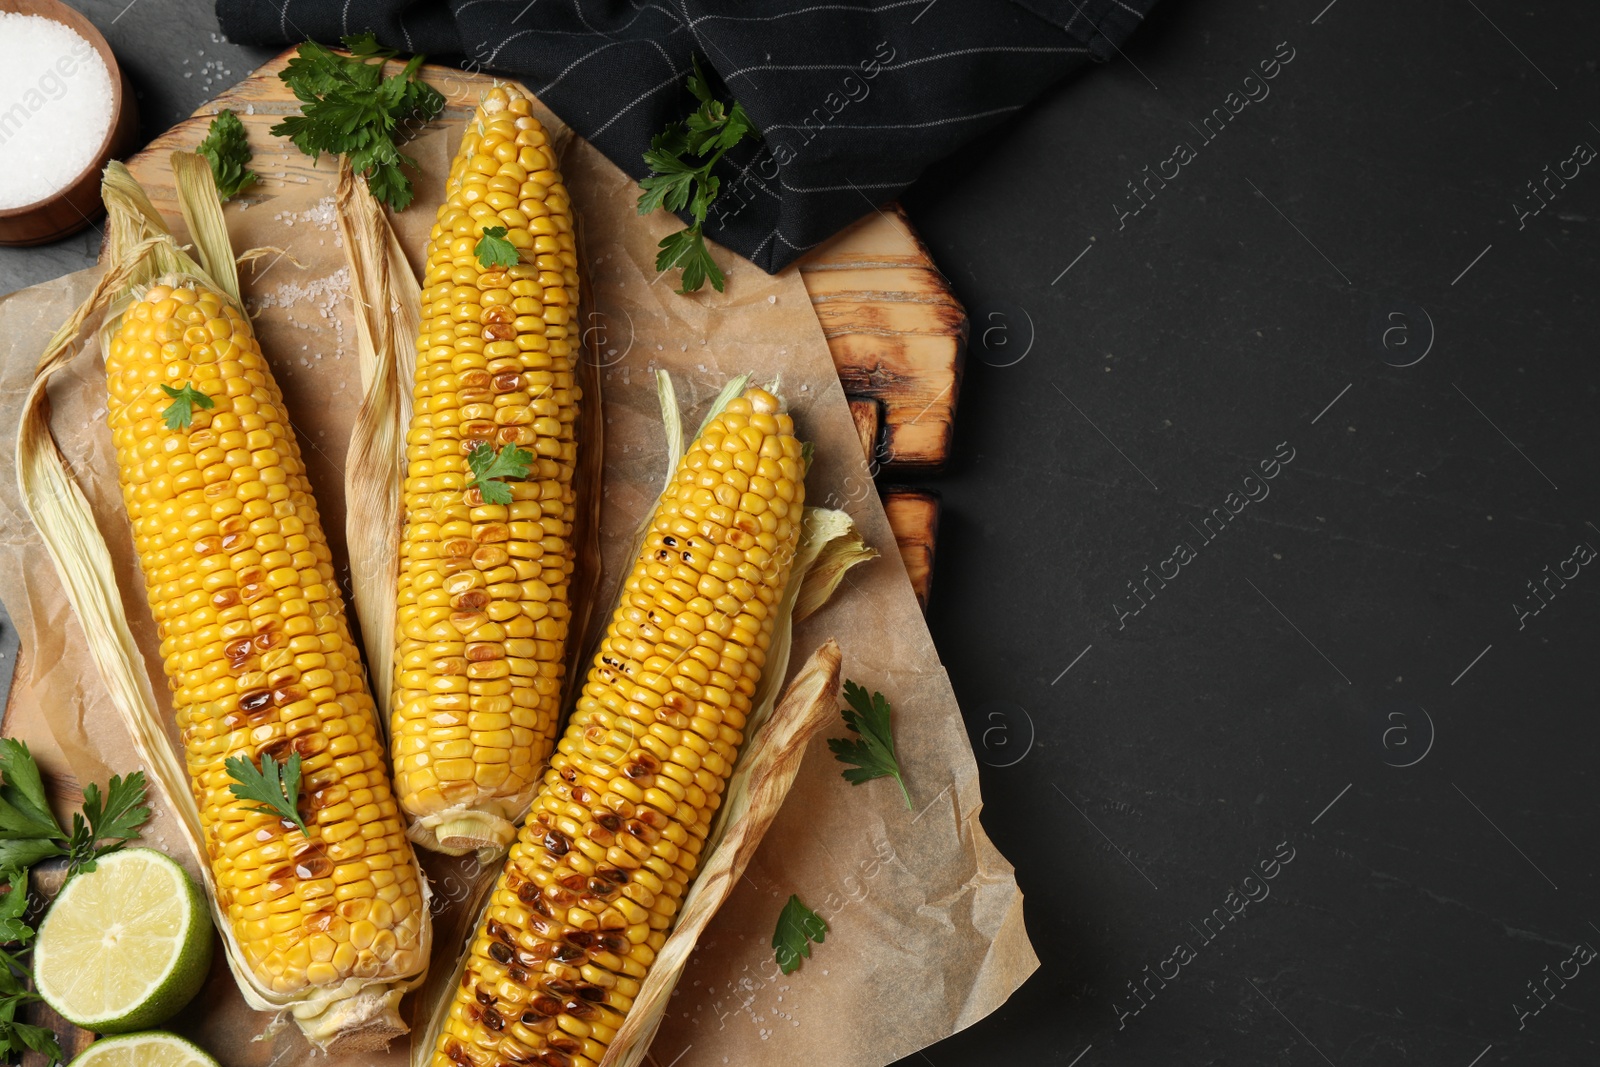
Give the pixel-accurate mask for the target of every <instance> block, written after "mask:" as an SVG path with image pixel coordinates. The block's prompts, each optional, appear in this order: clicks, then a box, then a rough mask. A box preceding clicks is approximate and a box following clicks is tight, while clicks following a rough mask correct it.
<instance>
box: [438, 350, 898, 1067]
mask: <svg viewBox="0 0 1600 1067" xmlns="http://www.w3.org/2000/svg"><path fill="white" fill-rule="evenodd" d="M750 377H751V376H750V375H748V374H741V375H738V376H736V377H734V378H732V379H730V380H729V381H728V382H727V383H726V384H725V385H724V386H723V388H722V390H721V391H720V392H719V393H718V394H717V396H716V397H715V399H713V401H712V402H711V405H710V407H709V408H708V409H707V411H706V413H705V416H704V417H703V418H702V420H701V422H700V428H701V430H703V429H704V428H705V425H706V424H707V423H709V422H710V421H711V420H712V419H714V418H716V417H717V415H718V414H719V413H721V411H722V410H723V408H725V407H726V406H727V404H728V402H729V401H731V400H732V399H733V398H734V397H737V396H739V395H740V394H741V393H743V392H744V390H745V388H746V387H747V386H748V385H749V383H750ZM656 396H657V398H658V400H659V401H660V403H661V422H662V428H663V432H664V433H665V435H666V440H667V460H668V464H667V478H666V481H665V483H664V485H663V488H662V492H663V493H664V492H665V491H666V489H667V488H669V487H670V486H671V478H672V472H673V471H674V470H676V468H677V465H678V461H679V460H680V459H681V458H682V456H683V453H684V450H685V446H686V441H685V438H684V433H683V417H682V413H681V412H680V410H679V408H678V401H677V391H676V389H675V388H674V386H673V383H672V378H671V376H670V375H669V374H667V372H666V371H659V370H658V371H657V372H656ZM699 432H700V431H698V430H697V431H696V433H697V434H698V433H699ZM652 511H654V503H652V505H651V507H650V508H649V509H647V511H646V514H645V515H644V516H643V518H642V520H641V523H640V526H639V529H638V531H637V533H636V537H635V540H636V541H637V542H638V543H642V542H643V538H644V536H645V534H646V532H647V531H648V528H649V522H650V512H652ZM631 555H637V544H636V545H635V550H634V552H633V553H630V556H631ZM876 555H877V553H876V552H875V551H873V550H872V549H870V548H867V547H866V546H865V545H864V544H863V542H862V537H861V534H860V532H859V531H858V530H857V529H856V527H855V524H854V523H853V522H852V521H851V519H850V516H849V515H847V514H846V513H845V512H843V511H835V510H832V509H829V508H806V509H805V511H804V515H803V518H802V525H801V531H800V542H799V545H798V546H797V547H796V549H795V559H794V563H793V566H792V567H791V569H790V572H789V581H788V584H787V585H786V586H785V587H784V593H783V597H782V599H780V600H779V602H778V605H777V607H776V608H775V609H774V610H775V611H776V613H777V617H776V621H775V623H774V625H773V629H772V640H771V644H770V645H769V646H768V650H767V661H766V668H765V669H764V670H763V671H762V674H761V683H760V684H759V685H758V686H757V687H756V691H755V693H754V694H753V695H752V697H751V711H750V715H749V717H748V719H747V720H746V726H745V736H746V738H747V740H746V742H745V745H744V749H743V751H742V752H741V753H740V756H739V761H738V763H737V764H736V766H735V767H734V772H733V775H732V777H731V778H730V779H729V780H728V786H727V790H726V792H725V793H724V799H723V803H722V807H721V810H720V812H719V814H718V817H717V823H716V824H715V825H714V826H713V827H712V829H711V834H710V836H709V837H708V838H707V841H706V846H705V849H704V850H703V852H702V855H704V856H705V860H704V861H703V863H702V865H701V867H700V870H699V872H698V873H697V874H696V875H695V880H694V883H693V884H692V885H691V886H690V889H689V892H688V895H687V896H686V897H685V899H684V903H683V906H682V907H681V908H680V909H679V912H678V916H677V918H676V920H675V921H674V925H673V930H672V933H671V934H670V935H668V937H667V940H666V942H665V943H664V944H663V945H662V948H661V951H660V953H658V954H657V957H656V962H655V964H654V965H653V966H652V967H651V970H650V974H649V976H648V977H647V978H646V979H645V981H644V983H643V984H642V986H641V988H640V991H639V995H638V997H636V998H635V1000H634V1004H633V1007H632V1008H631V1009H629V1011H628V1015H627V1021H626V1022H625V1023H624V1025H623V1028H622V1029H621V1030H619V1031H618V1032H617V1036H616V1037H615V1038H614V1039H613V1040H612V1042H611V1044H610V1046H609V1047H608V1050H607V1053H606V1057H605V1059H604V1060H603V1061H602V1063H601V1067H636V1065H637V1064H638V1063H639V1062H640V1061H641V1060H643V1058H644V1056H645V1054H646V1052H648V1051H649V1047H650V1041H651V1039H652V1038H653V1037H654V1036H655V1033H656V1030H657V1029H658V1028H659V1027H660V1025H661V1020H662V1018H663V1017H664V1016H665V1014H666V1010H667V1005H668V1002H669V1000H670V999H671V996H672V990H673V988H674V987H675V986H676V985H677V982H678V979H679V977H680V976H681V975H682V973H683V968H684V966H685V965H686V964H687V963H688V961H689V958H690V957H691V956H692V955H693V953H694V947H695V944H696V943H697V942H698V941H699V938H700V935H701V934H702V933H703V932H704V931H705V928H706V926H707V924H708V923H709V922H710V921H711V917H712V916H713V915H714V914H715V913H716V910H717V909H718V908H719V907H721V905H722V903H723V902H724V901H725V900H726V899H727V898H728V895H729V894H730V893H731V892H732V890H733V887H734V885H735V884H737V882H738V880H739V876H740V874H742V873H743V871H744V869H745V867H746V865H747V864H748V863H749V862H750V859H751V857H752V856H754V855H755V851H756V848H757V846H759V845H760V843H761V838H762V836H763V835H764V834H765V833H766V831H767V828H768V827H769V826H770V825H771V824H772V820H773V819H774V818H775V817H776V816H777V814H778V810H779V808H781V807H782V806H783V800H784V797H786V796H787V795H788V792H789V787H790V786H791V785H792V784H793V783H794V778H795V774H796V773H797V772H798V771H799V769H800V761H801V757H803V756H804V754H805V749H806V744H807V742H808V741H809V740H810V739H811V737H812V735H813V734H815V732H816V731H817V730H818V729H820V728H821V726H822V725H823V724H824V723H825V722H827V721H828V720H829V719H831V718H832V716H833V714H834V713H835V712H836V711H837V708H838V690H839V669H840V662H841V657H842V654H841V653H840V651H839V646H838V644H837V643H836V642H834V641H833V640H831V639H830V640H829V641H827V642H826V643H824V645H823V646H822V647H821V648H819V649H818V650H817V651H816V652H814V653H813V654H812V655H811V657H810V659H809V660H808V661H807V662H806V664H805V666H804V667H803V668H802V669H801V670H800V672H799V673H798V674H797V675H796V677H795V680H794V682H793V683H792V684H791V685H790V686H789V689H788V690H787V691H786V692H784V693H783V696H782V699H781V701H780V699H779V693H780V687H781V686H782V685H783V680H784V678H785V677H787V676H788V673H789V660H790V654H791V651H792V645H793V636H794V623H795V621H796V618H797V615H796V612H797V610H798V605H799V604H801V603H802V602H803V603H807V604H809V605H811V607H810V610H811V611H815V610H816V609H817V608H819V607H821V606H822V605H823V604H824V603H826V602H827V600H828V598H829V597H830V596H831V595H832V594H833V592H834V590H836V589H837V588H838V587H839V584H840V582H841V581H843V579H844V576H845V574H846V573H847V572H848V571H849V570H850V569H851V568H852V567H854V566H856V565H857V564H860V563H864V562H866V561H867V560H869V559H871V558H873V557H874V556H876ZM619 595H621V590H620V588H619ZM601 617H602V618H604V617H609V613H607V615H606V616H601ZM598 638H599V635H598V634H593V635H590V640H588V641H585V642H584V643H583V645H584V648H585V650H586V652H588V653H589V655H588V656H586V657H585V660H584V662H587V661H588V659H589V658H590V657H592V652H593V649H592V647H591V646H592V645H593V644H595V643H597V642H598ZM569 681H576V680H575V679H569ZM576 688H577V686H576V685H569V689H571V690H573V691H575V690H576ZM490 873H491V874H498V873H499V871H498V869H497V868H491V870H490ZM477 888H478V890H479V893H480V899H479V901H478V902H477V903H476V904H475V906H474V907H473V909H472V912H473V914H474V915H475V916H476V918H475V920H474V922H473V925H472V931H474V932H475V931H476V929H477V927H478V926H479V925H481V923H482V912H483V908H484V907H485V906H486V905H487V903H488V900H487V892H486V891H487V890H488V889H489V888H490V886H489V882H488V880H484V881H481V882H479V883H478V886H477ZM469 936H470V933H469ZM464 965H465V953H463V955H462V958H461V959H460V960H459V961H458V963H457V965H456V969H455V971H454V973H453V974H452V975H451V976H450V980H449V981H439V980H438V978H437V976H436V978H435V980H433V981H430V982H429V984H428V987H427V989H426V990H425V991H424V994H423V996H424V998H425V1007H424V1012H423V1013H422V1016H421V1017H424V1018H427V1019H428V1024H427V1027H426V1029H425V1030H424V1031H423V1032H422V1036H421V1037H417V1038H413V1040H412V1043H411V1063H412V1067H429V1065H431V1064H432V1062H433V1050H434V1047H435V1046H436V1044H437V1042H438V1036H439V1031H440V1029H441V1027H442V1026H443V1025H444V1021H445V1018H446V1016H447V1014H448V1012H449V1011H450V1008H451V1004H452V1001H453V998H454V993H455V989H456V986H457V985H458V984H459V982H460V980H461V973H462V968H463V967H464Z"/></svg>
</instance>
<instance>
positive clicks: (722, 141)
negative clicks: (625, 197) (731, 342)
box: [639, 57, 760, 293]
mask: <svg viewBox="0 0 1600 1067" xmlns="http://www.w3.org/2000/svg"><path fill="white" fill-rule="evenodd" d="M688 88H689V92H690V93H691V94H693V95H694V97H695V99H696V100H699V101H700V106H699V107H698V108H696V109H695V112H694V113H693V114H692V115H690V116H689V117H688V119H686V120H685V121H683V122H674V123H670V124H669V125H668V126H667V128H666V129H664V130H662V131H661V132H660V133H658V134H656V135H655V136H654V137H652V138H651V139H650V151H648V152H646V153H645V154H644V161H645V162H646V163H648V164H649V165H650V175H649V177H647V178H645V179H644V180H642V181H641V182H640V183H639V187H640V188H641V189H643V190H644V191H643V192H642V193H640V194H639V214H641V215H648V214H650V212H652V211H655V210H656V209H657V208H665V209H666V210H667V211H670V212H672V213H674V214H676V213H678V212H680V211H683V210H684V209H686V208H687V209H688V211H689V214H690V217H691V218H693V219H694V222H693V223H692V224H690V226H689V227H688V228H687V229H683V230H679V231H678V232H677V233H675V234H671V235H670V236H668V237H665V238H663V239H662V241H661V245H660V249H661V251H660V252H658V253H657V254H656V270H658V271H661V272H662V273H665V272H667V271H669V270H671V269H672V268H673V267H681V268H682V269H683V278H682V281H681V283H680V284H679V286H678V292H680V293H693V292H698V291H699V289H700V287H701V286H702V285H704V284H705V283H706V280H707V279H710V281H711V287H712V288H713V289H715V290H716V291H717V292H719V293H720V292H722V291H723V284H724V282H725V280H726V279H725V278H724V277H723V274H722V271H721V270H720V269H719V268H718V267H717V263H716V260H714V259H712V258H711V250H710V249H709V248H707V247H706V241H705V232H704V227H705V221H706V216H707V214H709V213H710V211H711V203H712V201H713V200H715V199H716V198H717V193H718V192H719V191H720V190H721V187H722V181H721V179H719V178H717V177H716V176H714V175H713V174H712V173H711V168H713V167H715V166H716V165H717V161H718V160H719V159H721V158H722V154H723V153H724V152H726V151H727V150H728V149H730V148H732V147H733V146H734V145H736V144H738V143H739V142H740V141H741V140H743V139H744V138H745V137H746V136H749V135H754V136H757V137H759V136H760V134H759V133H758V132H757V131H756V128H755V124H754V123H752V122H751V121H750V116H749V115H747V114H745V110H744V108H742V107H740V106H739V103H738V101H735V102H733V103H732V104H724V103H723V102H722V101H721V100H718V99H717V98H716V97H715V96H714V95H713V94H712V92H711V83H710V82H709V81H708V80H707V79H706V76H705V73H704V72H703V71H701V69H700V60H699V58H698V57H697V58H696V59H695V60H694V70H693V71H692V72H691V73H690V74H689V81H688ZM685 156H692V157H694V161H693V162H691V161H690V160H689V159H686V158H685Z"/></svg>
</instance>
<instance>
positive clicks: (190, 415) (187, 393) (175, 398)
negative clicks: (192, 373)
mask: <svg viewBox="0 0 1600 1067" xmlns="http://www.w3.org/2000/svg"><path fill="white" fill-rule="evenodd" d="M161 391H162V392H163V393H166V394H167V395H168V396H170V397H171V398H172V403H170V404H168V405H167V406H166V408H165V410H163V411H162V412H161V417H162V418H163V419H166V420H167V429H169V430H186V429H188V428H189V424H190V423H192V422H194V409H195V408H202V409H204V410H206V411H210V410H211V409H212V408H214V407H216V406H217V402H216V401H215V400H212V399H211V398H210V397H209V396H206V394H204V393H202V392H201V391H200V390H198V389H196V388H195V387H194V383H193V382H184V383H183V388H182V389H174V388H173V387H172V386H170V385H165V384H163V385H162V386H161Z"/></svg>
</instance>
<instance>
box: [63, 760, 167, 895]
mask: <svg viewBox="0 0 1600 1067" xmlns="http://www.w3.org/2000/svg"><path fill="white" fill-rule="evenodd" d="M144 801H145V785H144V772H143V771H134V772H133V773H132V774H130V775H128V777H127V778H121V777H117V776H115V775H113V776H112V778H111V781H110V783H108V784H107V786H106V793H105V797H104V798H103V799H102V798H101V796H100V787H99V786H97V785H95V784H93V783H90V784H89V785H87V786H85V787H84V790H83V810H82V812H79V813H75V814H74V815H73V816H72V838H71V840H69V841H68V842H67V856H68V860H67V864H68V869H69V870H73V871H92V870H94V868H95V860H96V859H97V858H99V857H101V856H104V855H106V854H107V853H110V852H115V851H117V849H119V848H121V847H122V846H123V845H125V844H127V843H128V842H129V841H132V840H133V839H134V838H136V837H138V836H139V827H141V826H143V825H144V824H145V823H146V822H147V821H148V820H149V818H150V809H149V808H147V807H145V803H144ZM102 841H103V842H107V843H106V844H101V842H102Z"/></svg>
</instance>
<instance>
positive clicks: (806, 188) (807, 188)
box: [778, 178, 916, 248]
mask: <svg viewBox="0 0 1600 1067" xmlns="http://www.w3.org/2000/svg"><path fill="white" fill-rule="evenodd" d="M914 181H916V179H915V178H908V179H906V180H905V181H902V182H873V183H872V184H870V185H857V184H855V183H852V182H846V183H845V184H844V185H790V184H789V183H788V182H786V181H784V180H783V179H782V178H779V179H778V184H779V185H781V186H783V187H784V188H785V189H787V190H789V191H790V192H791V193H840V192H843V191H844V190H846V189H850V190H853V191H855V192H858V193H859V192H861V190H863V189H904V188H905V187H906V186H908V185H910V184H911V183H912V182H914ZM784 243H785V244H788V242H787V241H785V242H784ZM789 247H790V248H793V247H794V245H789Z"/></svg>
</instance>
